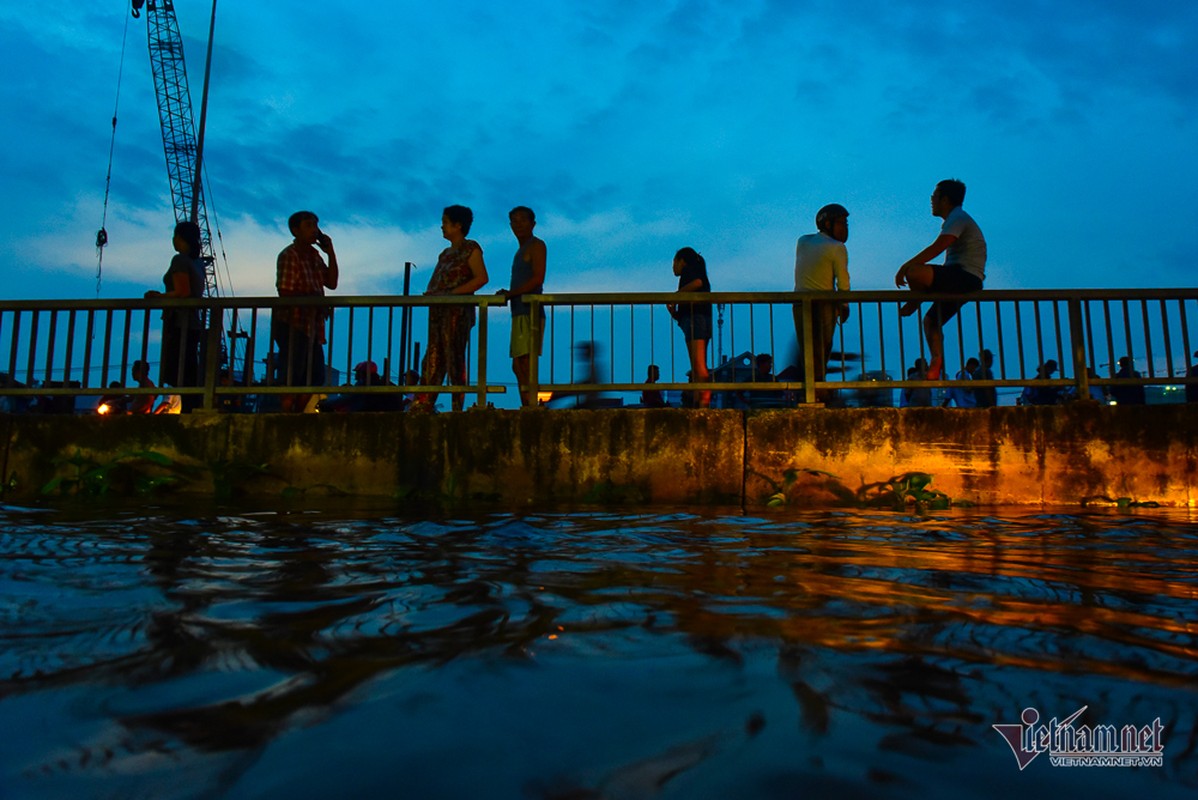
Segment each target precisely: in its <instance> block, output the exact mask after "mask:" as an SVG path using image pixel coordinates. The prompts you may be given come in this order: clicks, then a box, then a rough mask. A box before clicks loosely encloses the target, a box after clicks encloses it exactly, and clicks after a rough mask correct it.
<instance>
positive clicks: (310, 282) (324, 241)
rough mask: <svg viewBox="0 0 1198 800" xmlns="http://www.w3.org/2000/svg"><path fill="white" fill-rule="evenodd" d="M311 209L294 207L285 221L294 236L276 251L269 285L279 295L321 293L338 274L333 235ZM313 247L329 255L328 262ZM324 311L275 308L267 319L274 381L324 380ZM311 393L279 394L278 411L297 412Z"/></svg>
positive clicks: (331, 285) (334, 285)
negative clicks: (275, 349)
mask: <svg viewBox="0 0 1198 800" xmlns="http://www.w3.org/2000/svg"><path fill="white" fill-rule="evenodd" d="M318 223H319V220H318V219H317V217H316V215H315V214H313V213H312V212H311V211H297V212H295V213H294V214H292V215H291V218H290V219H288V220H287V227H288V228H290V229H291V234H292V235H293V236H294V237H295V241H293V242H292V243H291V244H289V245H287V246H286V247H284V248H283V251H282V252H281V253H279V258H278V263H277V271H276V276H275V287H276V288H277V289H278V291H279V297H323V296H324V290H325V288H326V287H327V288H329V289H336V288H337V282H338V280H339V278H340V271H339V270H338V268H337V254H336V253H335V252H334V251H333V240H332V239H330V238H329V236H328V235H327V234H325V233H324V232H323V231H321V230H320V226H319V224H318ZM313 245H315V246H316V247H319V248H320V249H321V250H323V251H324V252H325V254H326V255H327V256H328V257H329V263H328V266H326V265H325V263H324V259H322V258H321V257H320V253H318V252H316V247H314V246H313ZM325 314H326V310H325V309H323V308H311V307H309V308H281V309H278V310H277V311H276V312H275V314H273V315H272V318H271V336H272V338H273V339H274V340H275V344H276V345H277V346H278V348H279V358H278V365H279V370H280V373H281V374H280V376H279V380H280V382H281V383H283V384H284V385H287V386H323V385H324V376H325V371H324V342H325V330H324V324H325ZM310 399H311V395H308V394H293V395H284V396H283V399H282V407H283V410H284V411H292V412H300V411H303V410H304V407H305V406H307V405H308V401H309V400H310Z"/></svg>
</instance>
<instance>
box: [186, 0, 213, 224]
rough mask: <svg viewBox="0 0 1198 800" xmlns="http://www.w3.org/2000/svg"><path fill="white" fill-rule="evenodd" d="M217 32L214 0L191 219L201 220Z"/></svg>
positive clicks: (197, 140)
mask: <svg viewBox="0 0 1198 800" xmlns="http://www.w3.org/2000/svg"><path fill="white" fill-rule="evenodd" d="M215 33H216V0H212V19H211V20H210V21H209V23H208V58H207V60H206V61H205V63H204V90H203V92H202V93H201V95H200V131H199V133H198V134H197V135H196V174H195V180H194V182H193V183H192V192H191V221H192V222H197V223H198V222H199V218H200V192H201V191H202V189H203V185H202V181H201V176H202V175H203V171H202V167H203V162H204V127H205V126H206V125H207V123H208V81H209V79H210V78H211V76H212V38H213V36H214V35H215Z"/></svg>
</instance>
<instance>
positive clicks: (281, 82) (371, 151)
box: [0, 0, 1198, 299]
mask: <svg viewBox="0 0 1198 800" xmlns="http://www.w3.org/2000/svg"><path fill="white" fill-rule="evenodd" d="M300 9H302V10H300ZM209 10H210V5H209V4H208V3H207V2H201V0H178V2H177V13H178V17H179V22H180V26H181V28H182V29H183V32H184V37H185V42H186V52H187V60H188V66H189V73H190V78H191V88H192V95H193V101H194V103H195V105H196V112H197V118H198V105H199V95H200V87H201V83H202V77H203V65H204V45H205V41H206V37H207V29H208V13H209ZM128 16H129V11H128V3H127V2H122V0H105V2H89V3H80V4H72V6H71V8H70V10H69V11H64V7H63V6H62V5H61V4H52V3H15V2H8V3H5V4H4V5H3V7H2V8H0V21H2V23H3V24H2V25H0V59H2V61H3V69H4V76H5V80H4V83H3V85H2V86H0V93H2V95H0V101H2V102H3V107H4V109H5V113H4V115H3V118H2V121H0V141H2V143H3V147H2V148H0V174H2V175H3V182H4V191H3V194H2V199H0V203H2V204H3V205H2V206H0V210H2V212H3V213H2V219H3V231H4V238H5V240H6V241H5V246H4V247H3V248H2V249H0V263H2V267H3V271H4V274H5V276H6V280H5V281H4V283H3V289H2V290H0V291H2V292H3V296H4V297H6V298H10V299H12V298H40V297H46V298H66V297H79V298H90V297H95V296H96V281H95V275H96V266H97V262H96V252H95V247H94V239H95V233H96V230H97V229H98V228H99V227H100V223H101V218H102V214H103V193H104V177H105V170H106V167H107V162H108V151H109V141H110V134H111V128H110V119H111V116H112V111H113V105H114V102H115V100H116V91H117V85H118V82H117V76H118V70H119V69H120V55H121V43H122V35H123V33H124V30H125V26H126V18H127V17H128ZM216 39H217V41H216V50H215V57H214V62H213V66H212V95H211V100H210V105H209V129H208V139H207V152H206V163H207V165H208V167H209V172H208V175H209V179H210V184H211V194H210V196H209V210H210V213H212V212H215V214H216V218H217V220H218V221H219V227H220V231H221V233H222V235H223V241H224V250H225V252H226V253H227V256H228V265H229V269H230V271H231V273H232V286H231V287H229V286H225V287H224V288H225V290H226V292H227V291H228V290H229V289H230V288H231V290H232V292H233V293H235V294H236V295H238V296H243V297H244V296H251V295H262V294H273V293H274V289H273V283H274V259H275V255H276V254H277V252H278V251H279V249H281V248H282V247H283V246H284V245H285V244H287V242H288V241H289V239H290V237H289V235H288V234H287V232H286V218H287V216H288V214H290V213H291V212H292V211H294V210H297V209H299V208H310V209H312V210H314V211H316V212H317V213H318V214H319V215H320V216H321V221H322V226H323V227H324V229H325V230H326V231H327V232H328V233H329V234H330V235H332V236H333V238H334V240H335V242H336V245H337V249H338V252H339V255H340V259H341V267H342V285H341V288H340V289H339V291H338V294H343V295H349V294H381V293H398V292H399V291H400V290H401V286H402V265H403V262H404V261H413V262H415V263H416V264H418V265H419V266H420V268H421V269H420V271H419V272H418V273H417V275H416V277H415V281H416V285H417V286H418V287H419V288H423V286H424V283H425V282H426V281H427V275H428V268H429V267H430V266H431V265H432V264H433V263H434V261H435V259H436V255H437V253H438V252H439V251H440V250H441V249H442V247H443V246H444V241H443V240H442V239H441V236H440V231H439V222H440V216H441V209H442V208H443V207H444V206H446V205H448V204H451V203H462V204H465V205H469V206H471V207H472V208H473V209H474V212H475V219H476V223H475V229H474V230H473V231H472V233H471V238H474V239H477V240H478V241H479V242H480V243H481V244H482V246H483V248H484V251H485V254H486V260H487V263H488V266H489V269H490V272H491V276H492V277H491V284H490V285H489V286H488V287H487V288H486V289H485V290H484V291H493V290H494V289H496V288H499V287H500V286H502V285H506V281H507V277H508V271H509V268H510V264H511V258H512V253H513V251H514V239H513V238H512V236H511V233H510V231H509V230H508V229H507V211H508V209H510V208H511V207H512V206H514V205H517V204H525V205H530V206H532V207H533V208H535V209H536V211H537V213H538V217H539V220H538V221H539V225H538V228H537V232H538V233H539V234H540V235H541V236H542V237H543V238H544V239H545V240H546V242H547V243H548V248H549V280H548V283H547V288H548V289H549V290H550V291H555V292H565V291H571V292H573V291H584V292H585V291H621V290H640V291H653V290H661V291H668V290H671V289H673V288H675V286H676V281H675V279H674V277H673V275H672V272H671V268H670V265H671V257H672V255H673V253H674V251H675V250H676V249H677V248H679V247H681V246H684V245H690V246H693V247H695V248H697V249H698V250H700V251H701V252H702V253H703V254H704V255H705V256H706V258H707V261H708V265H709V271H710V275H711V282H712V285H713V288H714V289H715V290H717V291H719V290H788V289H790V288H791V286H792V270H793V258H794V256H793V253H794V242H795V239H796V238H797V237H798V236H799V235H801V234H804V233H809V232H811V231H812V230H813V229H814V224H813V217H814V214H815V211H816V210H817V209H818V208H819V206H821V205H822V204H824V203H828V202H839V203H843V204H844V205H846V206H847V207H848V208H849V210H850V211H851V213H852V216H851V218H850V223H851V237H850V239H849V243H848V244H849V254H850V264H849V267H850V271H851V273H852V278H853V286H854V288H860V289H884V288H889V287H892V286H893V282H892V281H893V274H894V271H895V269H896V268H897V266H898V265H899V264H900V263H901V262H902V261H903V260H905V259H906V258H908V257H909V256H911V255H913V254H914V253H915V252H917V251H918V250H919V249H921V248H922V247H923V246H924V245H926V244H927V243H929V242H930V241H931V240H932V239H934V238H935V236H936V233H937V231H938V226H939V220H937V219H934V218H933V217H931V216H930V213H929V205H928V196H929V194H930V193H931V190H932V188H933V186H934V184H935V182H936V181H937V180H939V179H941V178H946V177H958V178H960V179H962V180H964V181H965V182H966V184H967V185H968V187H969V193H968V197H967V199H966V203H965V207H966V209H967V210H969V211H970V212H971V213H972V214H973V216H974V217H975V218H976V219H977V220H978V222H979V223H980V225H981V226H982V229H983V230H984V231H985V234H986V237H987V239H988V242H989V248H990V265H989V268H988V280H987V283H986V286H987V287H988V288H1004V289H1011V288H1056V287H1066V288H1069V287H1079V288H1080V287H1104V288H1109V287H1125V286H1145V287H1173V286H1187V285H1192V283H1191V282H1192V277H1191V276H1192V274H1193V266H1192V262H1193V259H1194V257H1195V254H1196V253H1198V225H1196V224H1195V219H1196V214H1195V201H1194V199H1193V191H1194V187H1195V186H1198V153H1196V147H1195V142H1198V124H1196V122H1195V119H1194V109H1195V108H1198V59H1196V58H1195V57H1194V53H1195V52H1196V51H1198V4H1194V3H1188V2H1171V3H1170V2H1166V3H1163V4H1155V5H1154V6H1153V7H1152V10H1151V13H1149V12H1147V11H1146V10H1145V7H1143V6H1142V5H1140V4H1133V3H1125V2H1103V1H1102V0H1088V1H1087V2H1076V1H1075V0H1066V1H1065V2H1053V3H1046V2H1027V3H1010V2H1006V1H1005V0H1004V1H1002V2H1000V1H999V0H991V2H964V3H962V2H957V3H944V2H923V3H912V4H895V3H891V2H870V1H865V2H850V3H844V2H840V3H832V2H768V1H758V2H754V0H739V1H738V2H735V3H733V2H668V1H667V2H658V3H643V2H598V3H586V4H583V3H571V2H524V3H519V4H511V3H481V2H460V3H454V4H441V3H408V2H397V3H382V4H363V3H328V2H309V3H303V4H296V3H290V2H287V3H285V2H280V1H279V0H258V1H256V2H252V3H247V2H226V3H223V4H221V5H220V7H219V8H218V16H217V36H216ZM119 118H120V121H119V125H118V128H117V136H116V147H115V157H114V162H113V178H112V193H111V198H110V201H109V208H108V222H107V228H108V232H109V237H110V244H109V246H108V248H107V250H106V252H105V256H104V274H103V283H102V288H101V292H100V296H101V297H108V298H111V297H130V296H140V295H141V293H142V291H144V290H145V289H147V288H152V287H156V286H158V285H159V284H160V281H161V275H162V273H163V272H164V271H165V268H166V265H167V263H168V261H169V259H170V256H171V254H172V250H171V246H170V234H171V227H172V225H173V218H172V212H171V206H170V200H169V193H168V186H167V181H166V170H165V165H164V158H163V153H162V145H161V138H160V133H159V127H158V121H157V113H156V106H155V101H154V96H153V88H152V83H151V80H150V68H149V62H148V56H147V53H146V22H145V19H144V17H143V18H142V19H140V20H130V22H129V31H128V44H127V52H126V55H125V61H124V77H123V81H122V82H121V95H120V113H119Z"/></svg>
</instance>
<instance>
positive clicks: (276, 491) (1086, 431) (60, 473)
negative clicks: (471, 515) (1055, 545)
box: [0, 406, 1198, 507]
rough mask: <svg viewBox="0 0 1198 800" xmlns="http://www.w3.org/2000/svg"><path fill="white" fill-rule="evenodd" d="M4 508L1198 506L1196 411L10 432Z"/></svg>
mask: <svg viewBox="0 0 1198 800" xmlns="http://www.w3.org/2000/svg"><path fill="white" fill-rule="evenodd" d="M0 436H3V442H2V444H3V477H4V482H5V487H6V489H5V497H6V498H7V499H8V500H10V501H13V500H18V501H19V500H28V499H31V498H34V497H36V496H38V495H39V494H40V493H42V492H43V491H45V490H46V489H47V487H49V489H50V491H51V492H52V493H59V492H68V493H88V492H97V491H110V492H114V493H115V492H131V491H136V490H138V489H139V488H140V489H143V490H149V489H155V488H156V489H157V490H159V491H167V492H174V493H201V494H217V495H222V496H225V495H238V494H240V495H244V496H250V497H254V496H259V497H269V496H279V495H287V494H291V495H294V494H296V493H304V494H305V495H318V494H320V493H335V494H347V495H357V496H364V497H369V496H374V497H379V496H384V497H386V496H389V497H396V498H412V499H431V500H446V501H470V500H481V501H497V502H500V503H503V504H509V505H516V506H535V505H545V504H561V503H577V502H615V503H640V502H644V503H658V504H675V503H678V504H728V503H732V504H740V503H743V504H745V505H747V506H750V507H752V506H757V505H761V504H763V503H765V501H766V498H768V497H769V496H771V495H776V494H777V493H779V492H782V493H783V494H785V496H786V498H787V502H788V503H789V504H791V505H797V506H821V507H830V506H842V505H845V506H847V505H853V504H855V503H857V502H859V501H860V500H861V499H862V498H863V497H866V496H869V495H871V493H872V494H875V495H876V494H877V491H878V488H879V487H878V486H877V485H878V484H883V485H884V484H886V483H887V482H888V481H890V479H891V478H893V477H895V476H898V475H902V474H904V473H910V472H923V473H929V474H931V475H932V476H933V479H934V480H933V483H932V487H933V488H935V489H937V490H939V491H941V492H944V493H945V494H947V495H948V496H949V497H951V498H953V499H954V500H958V501H969V502H972V503H977V504H994V505H1077V504H1081V503H1083V502H1088V501H1093V499H1095V498H1110V499H1111V500H1115V499H1117V498H1130V499H1131V500H1132V501H1135V502H1149V503H1151V502H1155V503H1159V504H1161V505H1162V506H1190V505H1194V504H1195V503H1196V502H1198V409H1194V408H1190V407H1187V406H1141V407H1135V408H1132V407H1085V406H1068V407H1044V408H994V409H979V410H958V409H902V410H899V409H835V410H833V409H822V408H812V409H793V410H780V411H758V412H742V411H682V410H641V409H636V410H633V409H627V410H625V409H612V410H598V411H544V410H535V411H470V412H466V413H462V414H440V415H434V416H409V415H405V414H334V415H302V416H290V415H272V414H262V415H188V416H175V417H114V418H104V417H70V416H61V417H58V416H3V417H0Z"/></svg>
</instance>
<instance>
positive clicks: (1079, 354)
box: [1067, 297, 1090, 400]
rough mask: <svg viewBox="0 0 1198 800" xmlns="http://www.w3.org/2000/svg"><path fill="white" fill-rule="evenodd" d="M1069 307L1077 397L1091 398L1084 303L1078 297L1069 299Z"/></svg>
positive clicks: (1070, 336)
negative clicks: (1084, 324) (1083, 319)
mask: <svg viewBox="0 0 1198 800" xmlns="http://www.w3.org/2000/svg"><path fill="white" fill-rule="evenodd" d="M1067 303H1068V307H1069V348H1070V349H1071V350H1072V351H1073V379H1074V380H1075V381H1076V382H1077V399H1078V400H1089V399H1090V371H1089V369H1087V367H1086V336H1085V328H1084V327H1083V325H1082V303H1081V300H1080V299H1078V298H1076V297H1070V298H1069V300H1068V301H1067Z"/></svg>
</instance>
